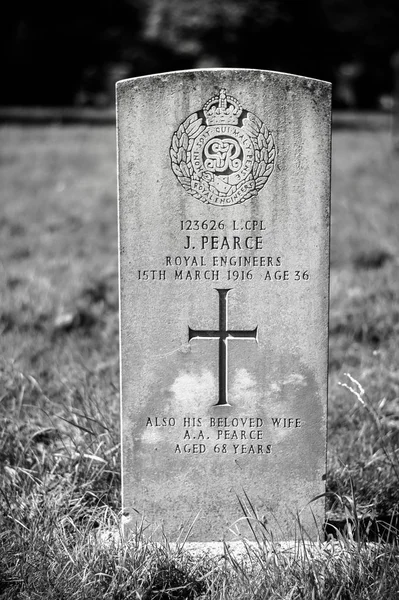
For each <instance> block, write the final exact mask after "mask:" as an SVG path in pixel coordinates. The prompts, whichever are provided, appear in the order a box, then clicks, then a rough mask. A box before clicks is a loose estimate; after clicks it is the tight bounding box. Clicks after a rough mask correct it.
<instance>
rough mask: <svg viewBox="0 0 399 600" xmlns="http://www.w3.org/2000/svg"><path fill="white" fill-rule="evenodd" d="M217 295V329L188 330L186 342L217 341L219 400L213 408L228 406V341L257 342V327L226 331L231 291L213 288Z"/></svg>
mask: <svg viewBox="0 0 399 600" xmlns="http://www.w3.org/2000/svg"><path fill="white" fill-rule="evenodd" d="M215 289H216V291H217V293H218V294H219V329H201V330H200V329H191V327H189V328H188V340H189V341H191V340H192V339H195V338H199V339H218V340H219V400H218V402H217V403H216V404H215V406H229V402H228V391H227V381H228V362H227V355H228V348H227V342H228V340H229V339H241V340H255V341H256V342H257V341H258V327H255V329H249V330H248V329H228V327H227V295H228V293H229V292H230V291H231V289H219V288H215Z"/></svg>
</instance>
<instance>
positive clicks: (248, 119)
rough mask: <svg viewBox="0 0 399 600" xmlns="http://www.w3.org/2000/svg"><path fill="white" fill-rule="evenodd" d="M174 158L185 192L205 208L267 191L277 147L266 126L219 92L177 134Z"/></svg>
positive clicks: (173, 148) (236, 102)
mask: <svg viewBox="0 0 399 600" xmlns="http://www.w3.org/2000/svg"><path fill="white" fill-rule="evenodd" d="M170 157H171V161H172V170H173V172H174V174H175V175H176V177H177V179H178V180H179V182H180V183H181V185H182V186H183V187H184V189H185V190H186V191H187V192H189V193H190V194H191V195H192V196H194V197H195V198H198V200H201V202H205V203H206V204H215V205H217V206H229V205H232V204H240V203H241V202H245V201H246V200H248V199H249V198H252V197H253V196H256V195H257V194H258V192H259V191H260V190H261V189H262V188H263V186H264V185H265V183H266V182H267V180H268V179H269V177H270V175H271V173H272V171H273V168H274V162H275V157H276V147H275V144H274V139H273V136H272V134H271V133H270V131H269V130H268V129H267V127H266V125H264V123H262V121H261V120H260V119H259V118H258V117H257V116H256V115H254V114H253V113H252V112H250V111H249V110H245V109H244V108H243V107H242V106H241V104H240V103H239V102H238V100H236V98H233V96H229V95H227V94H226V90H224V89H221V90H220V92H219V95H218V96H213V98H211V99H210V100H208V102H206V104H204V106H203V108H202V109H201V110H199V111H198V112H195V113H193V114H192V115H190V116H189V117H187V119H186V120H185V121H183V123H182V124H181V125H180V126H179V128H178V130H177V131H175V133H174V134H173V137H172V144H171V147H170Z"/></svg>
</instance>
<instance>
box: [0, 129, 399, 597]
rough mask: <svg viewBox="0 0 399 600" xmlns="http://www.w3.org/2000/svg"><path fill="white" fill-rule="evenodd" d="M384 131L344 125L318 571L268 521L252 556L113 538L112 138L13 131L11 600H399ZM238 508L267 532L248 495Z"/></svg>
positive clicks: (393, 277) (5, 142) (4, 407)
mask: <svg viewBox="0 0 399 600" xmlns="http://www.w3.org/2000/svg"><path fill="white" fill-rule="evenodd" d="M386 119H387V120H386V121H385V119H379V120H378V121H372V122H370V123H369V124H368V125H367V123H366V125H367V126H364V125H365V123H363V125H361V126H359V127H353V124H355V125H356V119H355V120H354V122H350V121H349V122H345V123H343V124H342V123H341V126H340V127H338V126H337V127H335V128H334V129H333V172H332V236H331V303H330V371H329V373H330V379H329V382H330V383H329V419H328V426H329V436H328V470H327V497H326V502H327V508H328V511H329V512H328V515H329V521H330V525H329V526H328V533H329V536H330V538H331V541H330V543H329V545H327V546H325V547H324V548H323V549H322V550H320V553H319V554H317V555H315V557H314V558H313V559H311V558H309V556H308V552H309V551H308V550H307V549H306V548H307V546H306V543H305V542H306V532H304V531H301V530H300V528H299V530H298V542H299V544H298V551H297V552H294V553H288V554H285V553H284V552H281V551H280V552H279V551H278V548H276V551H275V552H273V550H271V551H270V550H269V551H266V550H265V548H264V546H263V544H262V541H263V540H264V539H265V538H267V532H266V530H265V529H263V528H262V525H261V522H259V523H258V524H257V525H256V526H255V531H256V536H257V539H258V541H259V544H258V545H257V546H255V547H251V548H250V549H249V559H247V560H245V561H244V560H242V559H241V558H239V557H238V558H237V557H234V556H233V555H231V554H229V552H228V550H227V549H226V553H227V558H226V559H223V560H222V559H220V557H219V558H212V557H208V558H207V557H196V558H195V557H193V556H191V555H190V554H189V553H187V552H186V551H185V548H184V542H185V540H184V539H182V540H181V543H180V545H179V546H178V548H177V549H174V548H171V547H170V546H169V545H168V541H167V540H165V543H164V544H163V545H161V546H159V545H158V546H157V545H155V544H152V543H151V542H150V541H146V540H145V536H144V535H141V536H140V535H139V536H138V538H137V539H136V540H134V541H132V542H131V543H130V544H126V543H121V542H120V540H119V538H118V536H116V537H113V536H108V537H107V535H106V532H107V531H108V532H109V531H114V530H115V529H118V527H119V523H120V511H121V506H120V444H119V356H118V350H119V348H118V291H117V282H118V281H117V280H118V265H117V212H116V210H117V208H116V191H115V190H116V168H115V133H114V131H115V129H114V127H113V126H110V125H106V126H98V125H97V126H89V125H82V124H80V125H71V126H68V127H65V126H64V127H63V126H59V125H47V126H34V125H32V126H29V127H22V126H18V125H4V126H3V127H2V129H1V131H0V136H1V144H0V148H1V163H0V169H1V181H2V191H1V194H2V199H1V214H0V232H1V237H0V243H1V254H0V256H1V261H0V268H1V278H0V285H1V306H0V331H1V337H0V340H1V342H0V343H1V353H0V369H1V390H0V411H1V420H2V427H1V432H0V464H1V466H0V469H1V478H0V480H1V482H0V486H1V487H0V505H1V512H2V517H1V526H0V527H1V529H0V544H1V546H0V597H1V598H7V599H14V598H15V599H16V598H18V599H21V598H26V599H28V598H29V599H39V598H40V599H41V598H43V599H45V598H52V599H53V600H54V599H61V598H68V599H73V598H104V599H105V598H110V599H111V598H120V599H122V598H135V599H136V598H137V599H138V598H143V599H148V600H149V599H155V598H157V599H161V598H162V599H166V598H168V599H169V598H170V599H173V598H202V599H205V598H215V599H216V598H218V599H219V598H220V599H222V598H226V599H233V598H234V600H240V599H242V600H243V599H244V598H245V599H255V598H259V599H260V598H262V599H264V598H275V599H277V598H280V599H281V598H287V599H288V598H290V599H299V598H306V599H307V598H309V599H310V598H314V599H336V600H339V599H342V600H344V599H345V600H351V599H353V600H354V599H356V600H363V599H370V600H371V599H376V598H379V599H382V598H384V599H385V598H386V599H388V598H392V599H393V598H397V597H398V593H399V551H398V546H397V541H398V537H397V535H396V533H397V531H396V528H397V527H398V514H399V446H398V440H399V406H398V397H399V367H398V365H399V344H398V339H399V303H398V297H399V276H398V275H399V269H398V267H399V236H398V233H399V232H398V223H399V203H398V198H397V190H398V189H399V188H398V183H399V181H398V179H399V176H398V171H399V169H398V163H399V157H398V155H396V156H395V155H394V154H393V153H392V143H391V138H390V133H389V126H388V125H389V124H388V117H387V118H386ZM170 201H171V202H172V201H173V199H172V198H171V199H170ZM132 368H134V366H132ZM304 460H306V457H304ZM245 512H249V513H250V514H251V516H252V517H254V518H253V519H252V522H253V523H256V507H254V506H252V505H251V502H250V499H245V498H244V505H243V515H244V513H245ZM320 534H321V535H322V532H320ZM333 537H334V540H335V541H332V538H333Z"/></svg>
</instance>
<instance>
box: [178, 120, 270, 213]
mask: <svg viewBox="0 0 399 600" xmlns="http://www.w3.org/2000/svg"><path fill="white" fill-rule="evenodd" d="M242 123H243V124H242V127H243V129H244V130H245V131H246V133H247V134H248V135H249V136H250V138H251V140H252V143H253V145H254V150H255V160H254V164H253V168H252V171H251V173H250V174H249V175H248V177H247V178H246V180H245V181H250V180H252V179H253V180H254V182H255V189H253V190H249V191H248V192H247V193H246V194H245V195H244V196H243V197H242V198H241V200H240V202H244V201H245V200H248V199H249V198H251V197H253V196H256V195H257V194H258V192H259V191H260V190H261V189H262V188H263V186H264V185H265V183H266V182H267V180H268V179H269V177H270V175H271V173H272V171H273V168H274V162H275V157H276V147H275V144H274V139H273V136H272V134H271V132H270V131H269V130H268V129H267V127H266V126H265V124H264V123H262V121H261V120H260V119H259V118H258V117H257V116H256V115H254V114H253V113H251V112H249V111H248V112H247V115H246V116H245V117H244V119H243V122H242ZM204 129H206V125H204V124H203V121H202V118H201V117H200V116H199V115H198V113H193V114H192V115H190V116H189V117H187V119H185V121H183V123H181V125H180V126H179V128H178V129H177V131H175V133H174V134H173V137H172V144H171V147H170V158H171V166H172V170H173V172H174V174H175V175H176V177H177V179H178V180H179V182H180V184H181V185H182V186H183V188H184V189H185V190H186V191H187V192H189V193H190V194H191V195H192V196H194V197H195V198H197V199H198V200H201V201H204V199H203V197H202V196H201V194H200V193H199V192H197V191H196V190H194V189H193V187H192V185H191V182H192V180H197V181H199V177H198V175H197V174H196V173H195V171H194V167H193V165H192V163H191V150H192V147H193V144H194V140H195V139H196V138H197V137H198V136H199V135H200V134H201V133H202V132H203V131H204Z"/></svg>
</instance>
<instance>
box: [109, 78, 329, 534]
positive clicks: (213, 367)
mask: <svg viewBox="0 0 399 600" xmlns="http://www.w3.org/2000/svg"><path fill="white" fill-rule="evenodd" d="M330 92H331V89H330V84H329V83H326V82H323V81H317V80H314V79H308V78H305V77H298V76H294V75H287V74H281V73H275V72H267V71H258V70H241V69H238V70H236V69H225V70H223V69H210V70H198V71H185V72H172V73H165V74H159V75H152V76H147V77H138V78H134V79H128V80H125V81H121V82H119V83H118V84H117V111H118V113H117V114H118V154H119V220H120V221H119V222H120V301H121V369H122V376H121V393H122V448H123V504H124V514H125V521H126V529H127V531H129V530H130V529H131V528H133V527H136V526H142V527H144V528H145V531H146V532H147V533H152V534H153V535H155V536H156V535H163V534H165V535H166V536H167V538H168V539H169V540H170V541H175V540H176V539H178V538H179V536H180V539H181V536H183V535H185V534H186V533H187V532H188V531H190V527H191V526H192V529H191V534H190V540H191V541H194V542H195V541H202V542H203V541H208V542H210V541H219V540H232V539H236V535H237V533H238V532H239V533H241V534H243V535H247V534H248V533H249V532H250V527H251V526H255V525H254V524H255V523H256V522H257V521H256V519H254V520H248V519H246V518H244V517H245V515H246V514H247V513H248V514H249V513H250V514H256V515H257V519H258V525H257V526H259V527H262V526H263V527H265V528H266V530H267V531H268V532H270V534H271V535H272V536H273V539H275V540H289V539H293V538H294V536H295V535H298V529H297V527H298V519H299V521H300V523H301V526H302V527H303V532H304V535H305V536H308V539H314V538H316V537H317V536H318V535H319V534H320V535H321V533H322V525H323V519H324V499H323V498H319V499H318V500H315V501H314V502H311V503H310V501H311V500H312V499H313V498H314V497H316V496H319V495H320V494H323V492H324V490H325V487H324V475H325V467H326V462H325V461H326V401H327V345H328V279H329V201H330ZM248 514H247V516H248ZM303 532H302V533H303Z"/></svg>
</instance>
